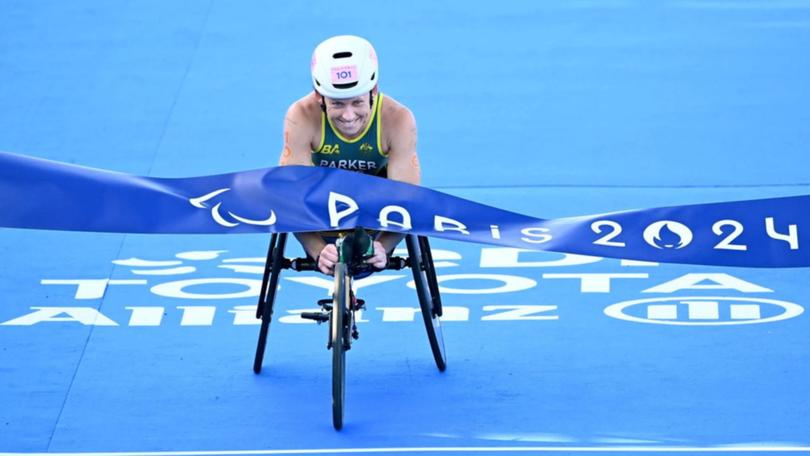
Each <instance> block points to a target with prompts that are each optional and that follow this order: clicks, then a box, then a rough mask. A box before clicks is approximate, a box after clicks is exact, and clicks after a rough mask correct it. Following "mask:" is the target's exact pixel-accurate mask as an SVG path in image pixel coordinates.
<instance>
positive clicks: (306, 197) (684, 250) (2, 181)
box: [0, 152, 810, 267]
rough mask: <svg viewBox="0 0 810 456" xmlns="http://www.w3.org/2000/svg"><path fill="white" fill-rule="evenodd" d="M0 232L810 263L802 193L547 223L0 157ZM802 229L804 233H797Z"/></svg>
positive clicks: (306, 187)
mask: <svg viewBox="0 0 810 456" xmlns="http://www.w3.org/2000/svg"><path fill="white" fill-rule="evenodd" d="M0 226H2V227H9V228H29V229H45V230H67V231H96V232H117V233H153V234H228V233H284V232H287V233H290V232H293V233H294V232H304V231H322V230H334V229H351V228H354V227H355V226H363V227H365V228H372V229H379V230H386V231H398V232H404V233H412V234H420V235H425V236H431V237H439V238H444V239H451V240H456V241H466V242H476V243H484V244H494V245H500V246H506V247H517V248H524V249H533V250H549V251H555V252H563V253H575V254H582V255H593V256H600V257H609V258H624V259H635V260H645V261H656V262H662V263H689V264H704V265H718V266H743V267H806V266H810V247H807V243H808V242H810V239H808V236H807V235H806V233H805V231H804V230H806V229H808V228H807V227H810V195H805V196H793V197H785V198H770V199H760V200H751V201H734V202H724V203H711V204H696V205H689V206H673V207H664V208H655V209H643V210H633V211H624V212H614V213H607V214H599V215H590V216H582V217H572V218H561V219H553V220H544V219H539V218H534V217H530V216H526V215H522V214H518V213H514V212H509V211H505V210H501V209H497V208H494V207H490V206H486V205H483V204H478V203H475V202H472V201H469V200H465V199H462V198H458V197H454V196H451V195H447V194H444V193H441V192H438V191H435V190H430V189H428V188H424V187H419V186H414V185H409V184H405V183H402V182H395V181H391V180H388V179H382V178H378V177H374V176H366V175H363V174H360V173H354V172H349V171H342V170H336V169H329V168H319V167H307V166H285V167H274V168H266V169H259V170H253V171H244V172H238V173H230V174H220V175H216V176H205V177H191V178H178V179H163V178H151V177H140V176H131V175H127V174H122V173H116V172H111V171H104V170H99V169H93V168H86V167H82V166H76V165H70V164H65V163H59V162H54V161H49V160H43V159H38V158H32V157H26V156H22V155H15V154H10V153H5V152H0ZM803 228H804V230H803Z"/></svg>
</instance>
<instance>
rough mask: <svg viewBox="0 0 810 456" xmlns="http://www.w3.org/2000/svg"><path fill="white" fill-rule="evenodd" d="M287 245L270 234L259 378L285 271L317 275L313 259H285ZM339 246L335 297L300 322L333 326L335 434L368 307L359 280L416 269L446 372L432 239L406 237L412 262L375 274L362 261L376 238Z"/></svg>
mask: <svg viewBox="0 0 810 456" xmlns="http://www.w3.org/2000/svg"><path fill="white" fill-rule="evenodd" d="M286 243H287V233H274V234H272V235H271V238H270V246H269V248H268V250H267V261H266V263H265V267H264V274H263V276H262V286H261V290H260V292H259V302H258V305H257V307H256V318H260V319H261V328H260V330H259V340H258V343H257V346H256V356H255V358H254V361H253V372H255V373H257V374H258V373H260V372H261V370H262V362H263V360H264V354H265V349H266V346H267V336H268V333H269V330H270V322H271V320H272V317H273V305H274V303H275V298H276V290H277V288H278V279H279V275H280V274H281V271H282V270H283V269H292V270H294V271H317V270H318V268H317V261H316V260H314V259H312V258H294V259H289V258H285V257H284V248H285V246H286ZM335 245H336V247H337V248H338V254H339V255H338V256H339V261H338V263H337V264H336V265H335V285H334V289H333V293H332V298H331V299H322V300H319V301H318V305H319V306H320V307H321V311H320V312H303V313H302V314H301V317H302V318H305V319H309V320H314V321H316V322H318V323H326V322H328V323H329V338H328V343H327V349H329V350H331V351H332V425H333V426H334V427H335V429H336V430H340V429H342V428H343V416H344V408H345V407H344V405H345V403H344V399H345V389H346V351H348V350H349V349H351V345H352V341H353V340H357V339H358V337H359V332H358V331H357V325H356V324H355V312H357V311H358V310H361V309H363V308H364V306H365V302H364V301H363V300H362V299H358V298H357V297H356V296H355V294H354V291H353V290H352V280H353V279H354V278H355V277H356V276H359V275H361V274H368V273H370V272H373V271H382V270H388V269H391V270H400V269H404V268H406V267H409V268H411V271H412V272H413V278H414V284H415V288H416V294H417V297H418V300H419V307H420V309H421V311H422V319H423V321H424V323H425V329H426V330H427V336H428V341H429V343H430V349H431V352H432V353H433V359H434V361H435V362H436V367H438V369H439V371H441V372H444V370H445V369H446V368H447V358H446V356H445V351H444V339H443V336H442V327H441V320H440V317H441V316H442V302H441V296H440V294H439V283H438V281H437V279H436V269H435V267H434V264H433V257H432V254H431V251H430V244H429V242H428V238H427V237H425V236H416V235H412V234H409V235H407V236H406V237H405V245H406V247H407V251H408V256H407V258H402V257H389V258H388V263H387V264H386V266H385V268H383V269H373V271H372V270H371V269H370V268H371V266H370V265H368V264H366V263H364V262H363V260H364V259H365V258H368V256H370V254H371V253H373V246H372V241H371V237H370V236H369V235H368V233H367V232H366V231H365V230H363V228H360V227H358V228H356V229H355V230H354V231H352V232H348V233H341V235H340V237H339V238H338V240H337V241H336V244H335Z"/></svg>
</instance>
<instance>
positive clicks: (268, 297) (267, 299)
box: [253, 233, 287, 374]
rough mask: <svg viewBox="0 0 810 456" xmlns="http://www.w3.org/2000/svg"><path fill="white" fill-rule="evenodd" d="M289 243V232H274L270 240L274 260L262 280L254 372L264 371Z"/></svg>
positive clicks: (269, 259) (271, 255) (269, 256)
mask: <svg viewBox="0 0 810 456" xmlns="http://www.w3.org/2000/svg"><path fill="white" fill-rule="evenodd" d="M286 244H287V234H286V233H282V234H280V235H278V239H276V235H275V234H273V236H272V238H271V241H270V251H269V252H268V254H267V257H268V261H271V260H272V267H271V270H270V274H269V278H268V274H267V270H268V268H267V266H265V274H264V280H262V290H261V292H260V296H259V305H258V310H257V312H258V311H261V319H262V325H261V328H260V329H259V341H258V343H257V344H256V356H255V357H254V358H253V372H254V373H256V374H258V373H260V372H261V371H262V362H263V361H264V352H265V349H266V347H267V335H268V333H269V332H270V320H272V318H273V303H274V302H275V300H276V288H277V287H278V276H279V274H280V273H281V265H282V264H283V261H284V247H285V245H286Z"/></svg>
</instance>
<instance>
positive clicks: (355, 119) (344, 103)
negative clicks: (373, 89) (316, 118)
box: [324, 94, 371, 138]
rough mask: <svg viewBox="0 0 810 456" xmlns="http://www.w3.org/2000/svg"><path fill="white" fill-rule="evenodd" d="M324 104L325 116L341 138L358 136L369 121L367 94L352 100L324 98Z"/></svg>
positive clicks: (369, 110)
mask: <svg viewBox="0 0 810 456" xmlns="http://www.w3.org/2000/svg"><path fill="white" fill-rule="evenodd" d="M324 102H325V103H326V115H328V116H329V120H331V121H332V125H334V126H335V128H337V129H338V131H339V132H340V134H342V135H343V136H348V137H350V138H351V137H355V136H357V135H359V134H360V133H362V132H363V129H364V128H366V125H367V124H368V122H369V120H370V119H371V104H370V103H369V96H368V94H366V95H361V96H359V97H354V98H328V97H324Z"/></svg>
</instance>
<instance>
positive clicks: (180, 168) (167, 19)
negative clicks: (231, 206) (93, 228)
mask: <svg viewBox="0 0 810 456" xmlns="http://www.w3.org/2000/svg"><path fill="white" fill-rule="evenodd" d="M497 7H498V10H495V9H494V7H493V5H492V4H491V3H486V2H447V3H442V4H435V3H433V2H425V1H419V2H410V3H408V4H407V5H406V4H405V3H401V4H396V5H393V4H392V5H386V6H385V8H384V9H385V11H384V12H381V11H380V9H381V8H380V6H379V4H377V3H374V2H368V1H360V2H353V3H352V4H332V3H324V4H301V5H297V4H289V5H284V4H279V3H269V2H259V1H245V2H239V3H238V4H232V3H226V2H217V1H206V2H186V1H176V2H158V1H143V2H136V3H131V2H123V1H113V2H98V1H95V0H87V1H84V2H80V3H64V2H58V1H42V2H24V1H6V2H4V3H3V4H2V5H0V69H1V70H0V106H3V107H4V108H3V110H0V149H2V150H8V151H11V152H18V153H27V154H31V155H36V156H40V157H46V158H51V159H56V160H61V161H66V162H73V163H79V164H83V165H88V166H96V167H102V168H107V169H113V170H118V171H122V172H128V173H135V174H149V175H152V176H162V177H171V176H191V175H204V174H214V173H221V172H228V171H236V170H242V169H251V168H259V167H264V166H269V165H272V164H274V163H275V162H276V160H277V156H278V151H279V150H280V148H281V120H282V118H283V115H284V111H285V109H286V107H287V106H288V105H289V103H290V102H292V101H293V100H295V99H296V98H298V97H300V96H302V95H303V94H304V93H306V91H307V90H309V79H308V75H307V70H308V65H307V64H308V59H309V55H310V52H311V50H312V48H313V46H314V45H315V44H316V43H317V42H318V41H320V40H321V39H323V38H325V37H327V36H329V35H331V34H337V33H347V32H351V33H357V34H360V35H364V36H366V37H368V38H369V39H370V40H371V41H372V42H373V43H374V44H375V46H376V47H377V50H378V53H379V55H380V58H381V65H382V67H381V68H382V73H381V75H382V76H381V77H382V78H383V79H382V90H383V91H385V92H386V93H387V94H390V95H392V96H393V97H394V98H397V99H399V100H400V101H402V102H404V103H405V104H407V105H408V106H410V107H411V108H412V109H413V111H414V113H415V115H416V118H417V120H418V123H419V134H420V143H419V150H420V155H421V162H422V166H423V171H424V176H423V177H424V184H425V185H428V186H431V187H434V188H440V189H443V190H444V191H446V192H449V193H452V194H454V195H457V196H461V197H465V198H470V199H473V200H475V201H480V202H482V203H486V204H491V205H495V206H498V207H501V208H504V209H508V210H513V211H518V212H523V213H527V214H531V215H535V216H538V217H544V218H551V217H563V216H574V215H583V214H589V213H600V212H608V211H614V210H623V209H631V208H643V207H654V206H666V205H677V204H689V203H700V202H709V201H724V200H734V199H750V198H761V197H772V196H785V195H795V194H803V193H806V190H807V188H806V187H807V185H808V184H807V182H810V176H808V173H807V169H808V166H807V165H808V160H807V158H806V150H805V149H806V144H807V138H808V137H810V127H808V125H810V119H808V113H807V110H806V109H805V107H806V106H807V105H809V104H810V90H808V86H807V81H808V80H810V78H808V75H809V74H810V71H808V70H810V62H808V60H807V58H806V56H805V54H806V52H805V51H806V49H808V45H810V4H807V3H804V2H795V1H769V2H761V1H753V2H742V1H723V2H714V1H712V2H691V1H685V0H684V1H675V0H671V1H663V2H658V3H655V4H638V3H633V2H624V1H610V2H591V1H571V2H542V3H537V4H517V3H515V4H499V5H498V6H497ZM370 12H372V13H370ZM369 14H372V15H373V17H374V18H375V19H374V20H358V18H362V17H368V15H369ZM267 241H268V240H267V238H266V237H264V236H249V235H244V236H143V235H120V234H89V233H56V232H41V231H23V230H12V229H3V230H0V254H2V257H3V259H4V262H3V265H2V266H0V268H1V269H0V271H2V273H1V274H0V452H11V453H25V454H30V453H34V452H61V453H65V452H77V453H92V452H118V453H125V452H143V454H150V455H152V456H156V455H158V454H168V452H173V451H189V452H196V453H194V454H200V453H201V452H205V451H211V452H214V453H212V454H217V455H221V454H228V452H229V451H242V452H244V453H243V454H293V453H292V452H293V451H295V450H298V451H305V452H306V451H308V452H309V454H313V453H320V454H328V453H330V452H331V453H334V452H338V451H347V450H345V449H355V450H357V451H361V450H363V449H365V450H366V451H368V452H376V453H383V454H384V453H398V452H406V453H414V454H417V453H418V454H446V453H448V452H462V453H471V452H479V451H480V452H495V451H496V450H501V451H508V452H518V451H521V452H566V453H570V454H587V453H592V452H606V451H610V452H621V453H625V452H631V451H632V452H639V453H645V454H657V453H661V452H691V453H695V454H702V453H706V454H711V453H715V452H743V451H745V452H746V453H749V452H756V451H760V452H762V453H774V452H807V451H808V450H810V438H808V436H810V421H808V419H807V416H808V415H810V406H808V404H807V401H806V400H804V398H806V397H808V395H809V394H808V393H810V387H808V386H807V385H808V382H807V381H806V379H807V378H808V376H810V375H808V374H810V371H809V369H810V368H809V367H808V366H809V365H810V364H808V360H809V359H810V348H808V347H810V343H808V342H810V340H808V339H810V331H808V318H810V315H808V313H807V312H806V311H805V312H804V313H801V314H800V315H796V316H794V317H792V318H789V319H786V320H781V321H776V322H771V323H759V324H751V322H752V321H757V320H762V319H767V318H779V317H780V315H785V312H786V310H785V309H786V308H788V307H790V305H794V306H796V305H797V306H799V307H800V308H801V309H804V308H805V307H806V301H807V296H808V293H807V290H806V286H805V284H806V282H807V274H808V271H807V270H806V269H792V270H749V269H737V268H717V267H700V266H683V265H638V264H622V263H620V262H619V261H617V260H599V259H587V258H579V257H565V256H563V255H560V254H552V253H527V252H523V253H520V254H519V255H518V256H515V254H514V252H511V251H508V250H503V249H501V250H493V249H491V248H490V247H488V246H483V245H467V244H459V243H452V242H446V241H440V240H437V241H434V248H435V249H437V261H441V262H442V264H443V266H442V267H440V268H439V275H440V277H441V279H442V285H443V287H445V292H444V301H445V305H446V306H447V308H448V313H447V314H446V318H445V322H444V326H445V342H446V345H447V352H448V363H449V366H448V370H447V372H445V373H443V374H441V373H439V372H438V371H437V370H436V368H435V365H434V364H433V361H432V359H431V356H430V352H429V348H428V344H427V341H426V337H425V335H424V329H423V327H422V324H421V322H420V321H419V320H418V318H419V315H413V312H412V310H409V309H411V308H415V307H416V305H417V303H416V299H415V295H414V293H413V291H412V290H411V289H410V288H408V286H407V283H408V281H409V280H410V279H409V277H408V274H409V271H402V272H387V273H385V274H380V275H377V276H372V278H371V280H370V281H369V282H366V283H365V284H364V286H363V287H362V288H361V290H360V294H361V296H362V297H364V298H365V299H366V300H367V302H368V303H369V309H368V310H367V311H366V312H365V313H364V317H365V319H366V320H368V322H363V323H361V325H360V331H361V338H360V340H359V342H358V343H357V344H356V345H355V346H354V348H353V349H352V351H351V352H349V356H348V363H349V364H348V366H349V368H348V391H347V415H346V428H345V429H344V430H343V431H342V432H340V433H336V432H335V431H334V430H333V429H332V427H331V422H330V391H329V375H330V360H329V352H328V351H327V350H326V349H325V345H326V331H325V328H324V327H323V326H320V327H319V326H317V325H314V324H307V323H300V320H298V319H297V318H296V317H295V312H296V311H300V310H301V309H305V308H310V307H312V306H313V304H314V302H315V300H316V299H319V298H322V297H325V296H326V293H327V291H326V289H325V288H323V285H324V283H325V282H324V281H325V279H324V278H323V277H321V276H318V275H315V274H309V273H301V274H285V275H284V276H283V277H282V280H281V283H280V284H281V289H280V291H279V304H278V310H277V313H276V319H275V320H274V322H273V325H272V327H271V333H270V340H269V350H268V353H267V356H266V358H265V370H264V371H263V372H262V374H261V375H258V376H256V375H254V374H253V373H252V371H251V365H252V358H253V350H254V347H255V340H256V335H257V332H258V327H257V326H255V325H254V323H255V320H252V319H251V318H250V314H251V313H252V308H253V306H254V305H255V297H254V296H253V294H255V293H254V292H255V287H256V286H257V284H256V282H257V281H258V280H259V279H260V276H259V275H258V274H257V273H256V271H255V267H256V266H257V265H260V263H257V262H256V258H262V257H263V256H264V254H265V252H266V243H267ZM133 258H137V259H140V260H144V261H141V262H136V261H133V260H132V259H133ZM115 260H130V261H124V262H123V263H122V262H119V263H118V264H115V263H113V261H115ZM515 261H518V262H519V263H520V264H515V263H514V262H515ZM563 261H565V262H567V264H564V263H561V262H563ZM548 262H556V263H554V264H552V265H549V264H548ZM527 263H533V264H527ZM598 274H613V276H612V277H610V278H606V277H605V276H598ZM698 274H700V275H701V276H697V275H698ZM600 277H601V278H600ZM700 278H702V279H705V280H702V281H701V280H699V279H700ZM690 281H691V283H690ZM68 282H72V283H68ZM667 285H668V287H669V289H667V288H666V287H667ZM679 285H680V288H681V289H677V288H679ZM722 286H725V288H722ZM608 287H609V289H608ZM712 287H714V288H712ZM206 298H215V299H206ZM676 298H679V299H676ZM726 298H732V299H733V300H731V301H728V300H726ZM651 299H658V301H656V302H642V303H638V304H634V305H631V306H629V307H624V308H622V307H621V305H620V304H621V303H627V302H630V301H639V300H651ZM774 301H775V302H781V303H784V306H787V307H784V306H782V304H774V303H773V302H774ZM529 306H533V307H529ZM54 308H62V309H61V310H64V311H65V312H62V313H58V314H56V313H54V312H55V311H53V309H54ZM609 309H612V311H611V310H609ZM617 309H618V310H617ZM516 311H518V312H526V313H525V314H523V316H522V317H521V316H519V315H521V314H519V313H518V314H517V316H516V314H515V312H516ZM606 311H607V313H606ZM49 312H50V313H49ZM508 312H511V313H508ZM608 314H610V315H608ZM60 318H67V319H71V320H73V321H40V322H39V323H35V324H32V325H28V324H27V323H32V322H35V321H37V320H43V319H45V320H48V319H50V320H53V319H60ZM519 318H531V319H530V320H525V321H521V320H519ZM26 319H27V320H26ZM633 319H635V320H633ZM639 319H641V320H645V321H644V322H640V321H638V320H639ZM76 320H79V321H76ZM80 321H84V322H85V323H87V324H83V323H81V322H80ZM664 322H669V323H672V322H679V323H682V324H683V325H680V326H675V325H665V324H656V323H664ZM696 322H701V323H707V322H708V323H723V324H725V326H721V325H718V326H690V325H689V323H696ZM728 323H746V324H735V325H728ZM330 450H331V451H330ZM280 452H286V453H280ZM0 454H3V453H0ZM303 454H306V453H303Z"/></svg>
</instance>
